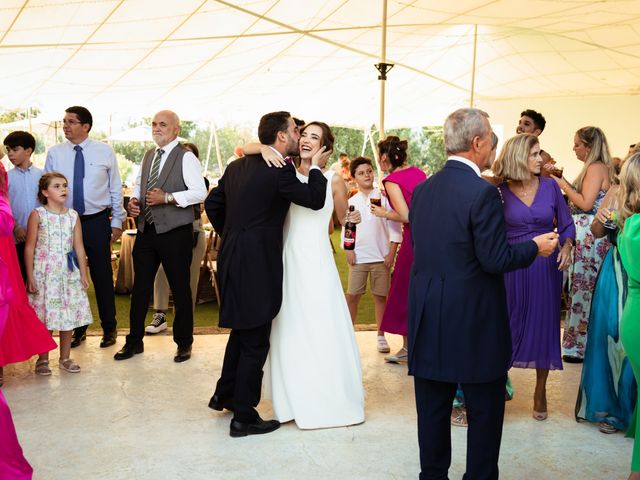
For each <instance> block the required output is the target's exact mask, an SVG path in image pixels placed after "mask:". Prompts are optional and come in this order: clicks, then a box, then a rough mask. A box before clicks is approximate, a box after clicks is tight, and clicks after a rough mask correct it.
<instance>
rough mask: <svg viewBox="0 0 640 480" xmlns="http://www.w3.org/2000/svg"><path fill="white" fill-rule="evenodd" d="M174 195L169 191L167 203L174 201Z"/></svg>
mask: <svg viewBox="0 0 640 480" xmlns="http://www.w3.org/2000/svg"><path fill="white" fill-rule="evenodd" d="M173 200H174V197H173V194H172V193H167V198H166V203H173Z"/></svg>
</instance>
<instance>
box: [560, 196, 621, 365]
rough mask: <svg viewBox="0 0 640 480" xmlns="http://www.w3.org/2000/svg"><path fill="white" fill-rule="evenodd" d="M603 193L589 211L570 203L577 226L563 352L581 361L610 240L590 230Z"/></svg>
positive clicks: (570, 270) (565, 355) (570, 268)
mask: <svg viewBox="0 0 640 480" xmlns="http://www.w3.org/2000/svg"><path fill="white" fill-rule="evenodd" d="M605 193H606V192H604V191H602V190H601V191H600V192H598V196H597V197H596V200H595V202H594V204H593V208H592V209H591V210H589V211H588V212H585V211H583V210H580V209H578V208H577V207H576V206H575V205H573V204H572V203H570V204H569V207H570V209H571V214H572V216H573V221H574V223H575V225H576V245H575V248H574V256H573V264H572V265H571V267H569V270H568V273H569V308H568V309H567V317H566V319H565V323H564V336H563V338H562V355H563V356H564V357H572V358H577V359H580V360H582V359H583V358H584V350H585V347H586V345H587V327H588V326H589V312H590V310H591V298H592V296H593V290H594V288H595V285H596V279H597V278H598V272H599V271H600V265H602V260H603V259H604V257H605V255H606V254H607V251H608V250H609V246H610V242H609V240H608V239H607V238H606V237H604V238H595V237H594V236H593V234H592V233H591V222H593V219H594V217H595V214H596V212H597V211H598V208H600V204H601V203H602V199H603V198H604V195H605Z"/></svg>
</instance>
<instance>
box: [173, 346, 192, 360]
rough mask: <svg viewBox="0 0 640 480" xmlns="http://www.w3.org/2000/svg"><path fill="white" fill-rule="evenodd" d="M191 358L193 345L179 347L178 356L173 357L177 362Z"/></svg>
mask: <svg viewBox="0 0 640 480" xmlns="http://www.w3.org/2000/svg"><path fill="white" fill-rule="evenodd" d="M190 358H191V347H178V351H177V352H176V356H175V357H173V361H174V362H176V363H182V362H186V361H187V360H189V359H190Z"/></svg>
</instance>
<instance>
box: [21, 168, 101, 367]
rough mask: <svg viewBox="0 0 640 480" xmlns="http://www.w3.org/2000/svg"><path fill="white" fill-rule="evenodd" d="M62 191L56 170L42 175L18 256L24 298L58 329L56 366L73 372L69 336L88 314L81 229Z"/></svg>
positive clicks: (87, 320) (86, 320) (64, 189)
mask: <svg viewBox="0 0 640 480" xmlns="http://www.w3.org/2000/svg"><path fill="white" fill-rule="evenodd" d="M67 192H68V184H67V179H66V178H65V176H64V175H62V174H61V173H57V172H51V173H46V174H44V175H43V176H42V178H41V179H40V183H39V185H38V199H39V200H40V203H42V205H43V206H42V207H38V208H36V209H34V210H33V211H32V212H31V215H30V216H29V222H28V225H27V240H26V244H25V249H24V256H25V264H26V270H27V291H28V292H29V303H30V304H31V306H32V307H33V309H34V310H35V311H36V314H37V315H38V318H40V320H42V321H43V322H44V323H45V325H46V326H47V328H48V329H49V330H58V331H59V332H60V360H59V365H60V368H61V369H62V370H65V371H67V372H70V373H78V372H79V371H80V366H79V365H78V364H77V363H76V362H75V361H74V360H73V359H71V358H69V355H70V352H71V335H72V333H73V329H74V328H78V327H82V326H84V325H89V324H90V323H91V322H92V318H91V309H90V307H89V299H88V297H87V292H86V290H87V288H89V280H88V276H87V262H86V255H85V251H84V244H83V243H82V229H81V226H80V219H79V217H78V213H77V212H76V211H75V210H72V209H70V208H66V207H65V205H64V204H65V201H66V200H67ZM41 357H42V356H41ZM44 358H45V359H47V358H48V354H45V356H44Z"/></svg>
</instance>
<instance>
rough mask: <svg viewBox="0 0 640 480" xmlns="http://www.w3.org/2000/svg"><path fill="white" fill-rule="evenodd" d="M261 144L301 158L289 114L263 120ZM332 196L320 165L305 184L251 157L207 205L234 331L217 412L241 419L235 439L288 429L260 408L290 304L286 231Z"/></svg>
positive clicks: (213, 404)
mask: <svg viewBox="0 0 640 480" xmlns="http://www.w3.org/2000/svg"><path fill="white" fill-rule="evenodd" d="M258 137H259V138H260V143H262V144H264V145H268V146H270V147H271V148H272V149H273V150H274V151H275V152H277V153H278V154H279V155H280V156H281V157H283V158H285V157H287V156H289V155H297V154H298V141H299V140H300V131H299V129H298V126H297V125H296V123H295V122H294V120H293V118H292V117H291V115H290V114H289V113H288V112H273V113H268V114H266V115H265V116H263V117H262V118H261V119H260V125H259V127H258ZM326 188H327V180H326V178H325V177H324V175H323V174H322V171H321V170H320V168H319V167H318V166H317V165H316V164H315V163H314V164H312V166H311V170H310V171H309V183H308V184H305V183H302V182H300V181H299V180H298V179H297V177H296V171H295V168H294V166H293V164H292V163H291V162H290V161H288V162H287V164H286V165H285V166H284V167H283V168H269V166H268V165H267V164H266V163H265V161H264V159H263V158H262V156H261V155H247V156H245V157H242V158H239V159H237V160H235V161H234V162H232V163H231V164H229V165H228V166H227V169H226V170H225V172H224V175H223V176H222V178H221V179H220V182H219V183H218V186H217V187H216V188H214V189H213V190H212V191H211V193H210V194H209V196H208V197H207V199H206V200H205V210H206V211H207V216H208V217H209V220H211V223H212V224H213V227H214V229H215V230H216V232H219V233H220V234H221V237H222V245H221V246H220V252H219V253H218V275H219V279H220V326H221V327H226V328H230V329H231V334H230V335H229V341H228V343H227V348H226V350H225V354H224V362H223V364H222V375H221V377H220V379H219V380H218V384H217V386H216V390H215V393H214V395H213V397H211V400H210V401H209V407H210V408H212V409H214V410H219V411H220V410H222V409H223V408H226V409H227V410H232V411H233V413H234V415H233V420H232V421H231V429H230V434H231V436H232V437H244V436H246V435H254V434H260V433H269V432H272V431H274V430H276V429H277V428H278V427H279V426H280V423H279V422H278V421H277V420H268V421H265V420H262V419H261V418H260V416H259V415H258V412H257V411H256V410H255V408H254V407H255V406H256V405H257V404H258V402H259V401H260V388H261V385H262V367H263V366H264V362H265V360H266V358H267V354H268V353H269V335H270V333H271V322H272V320H273V318H274V317H275V316H276V315H277V314H278V311H279V310H280V304H281V303H282V269H283V267H282V227H283V225H284V220H285V217H286V215H287V212H288V211H289V205H290V203H291V202H293V203H296V204H298V205H302V206H304V207H308V208H312V209H314V210H319V209H321V208H322V207H323V206H324V201H325V195H326Z"/></svg>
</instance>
